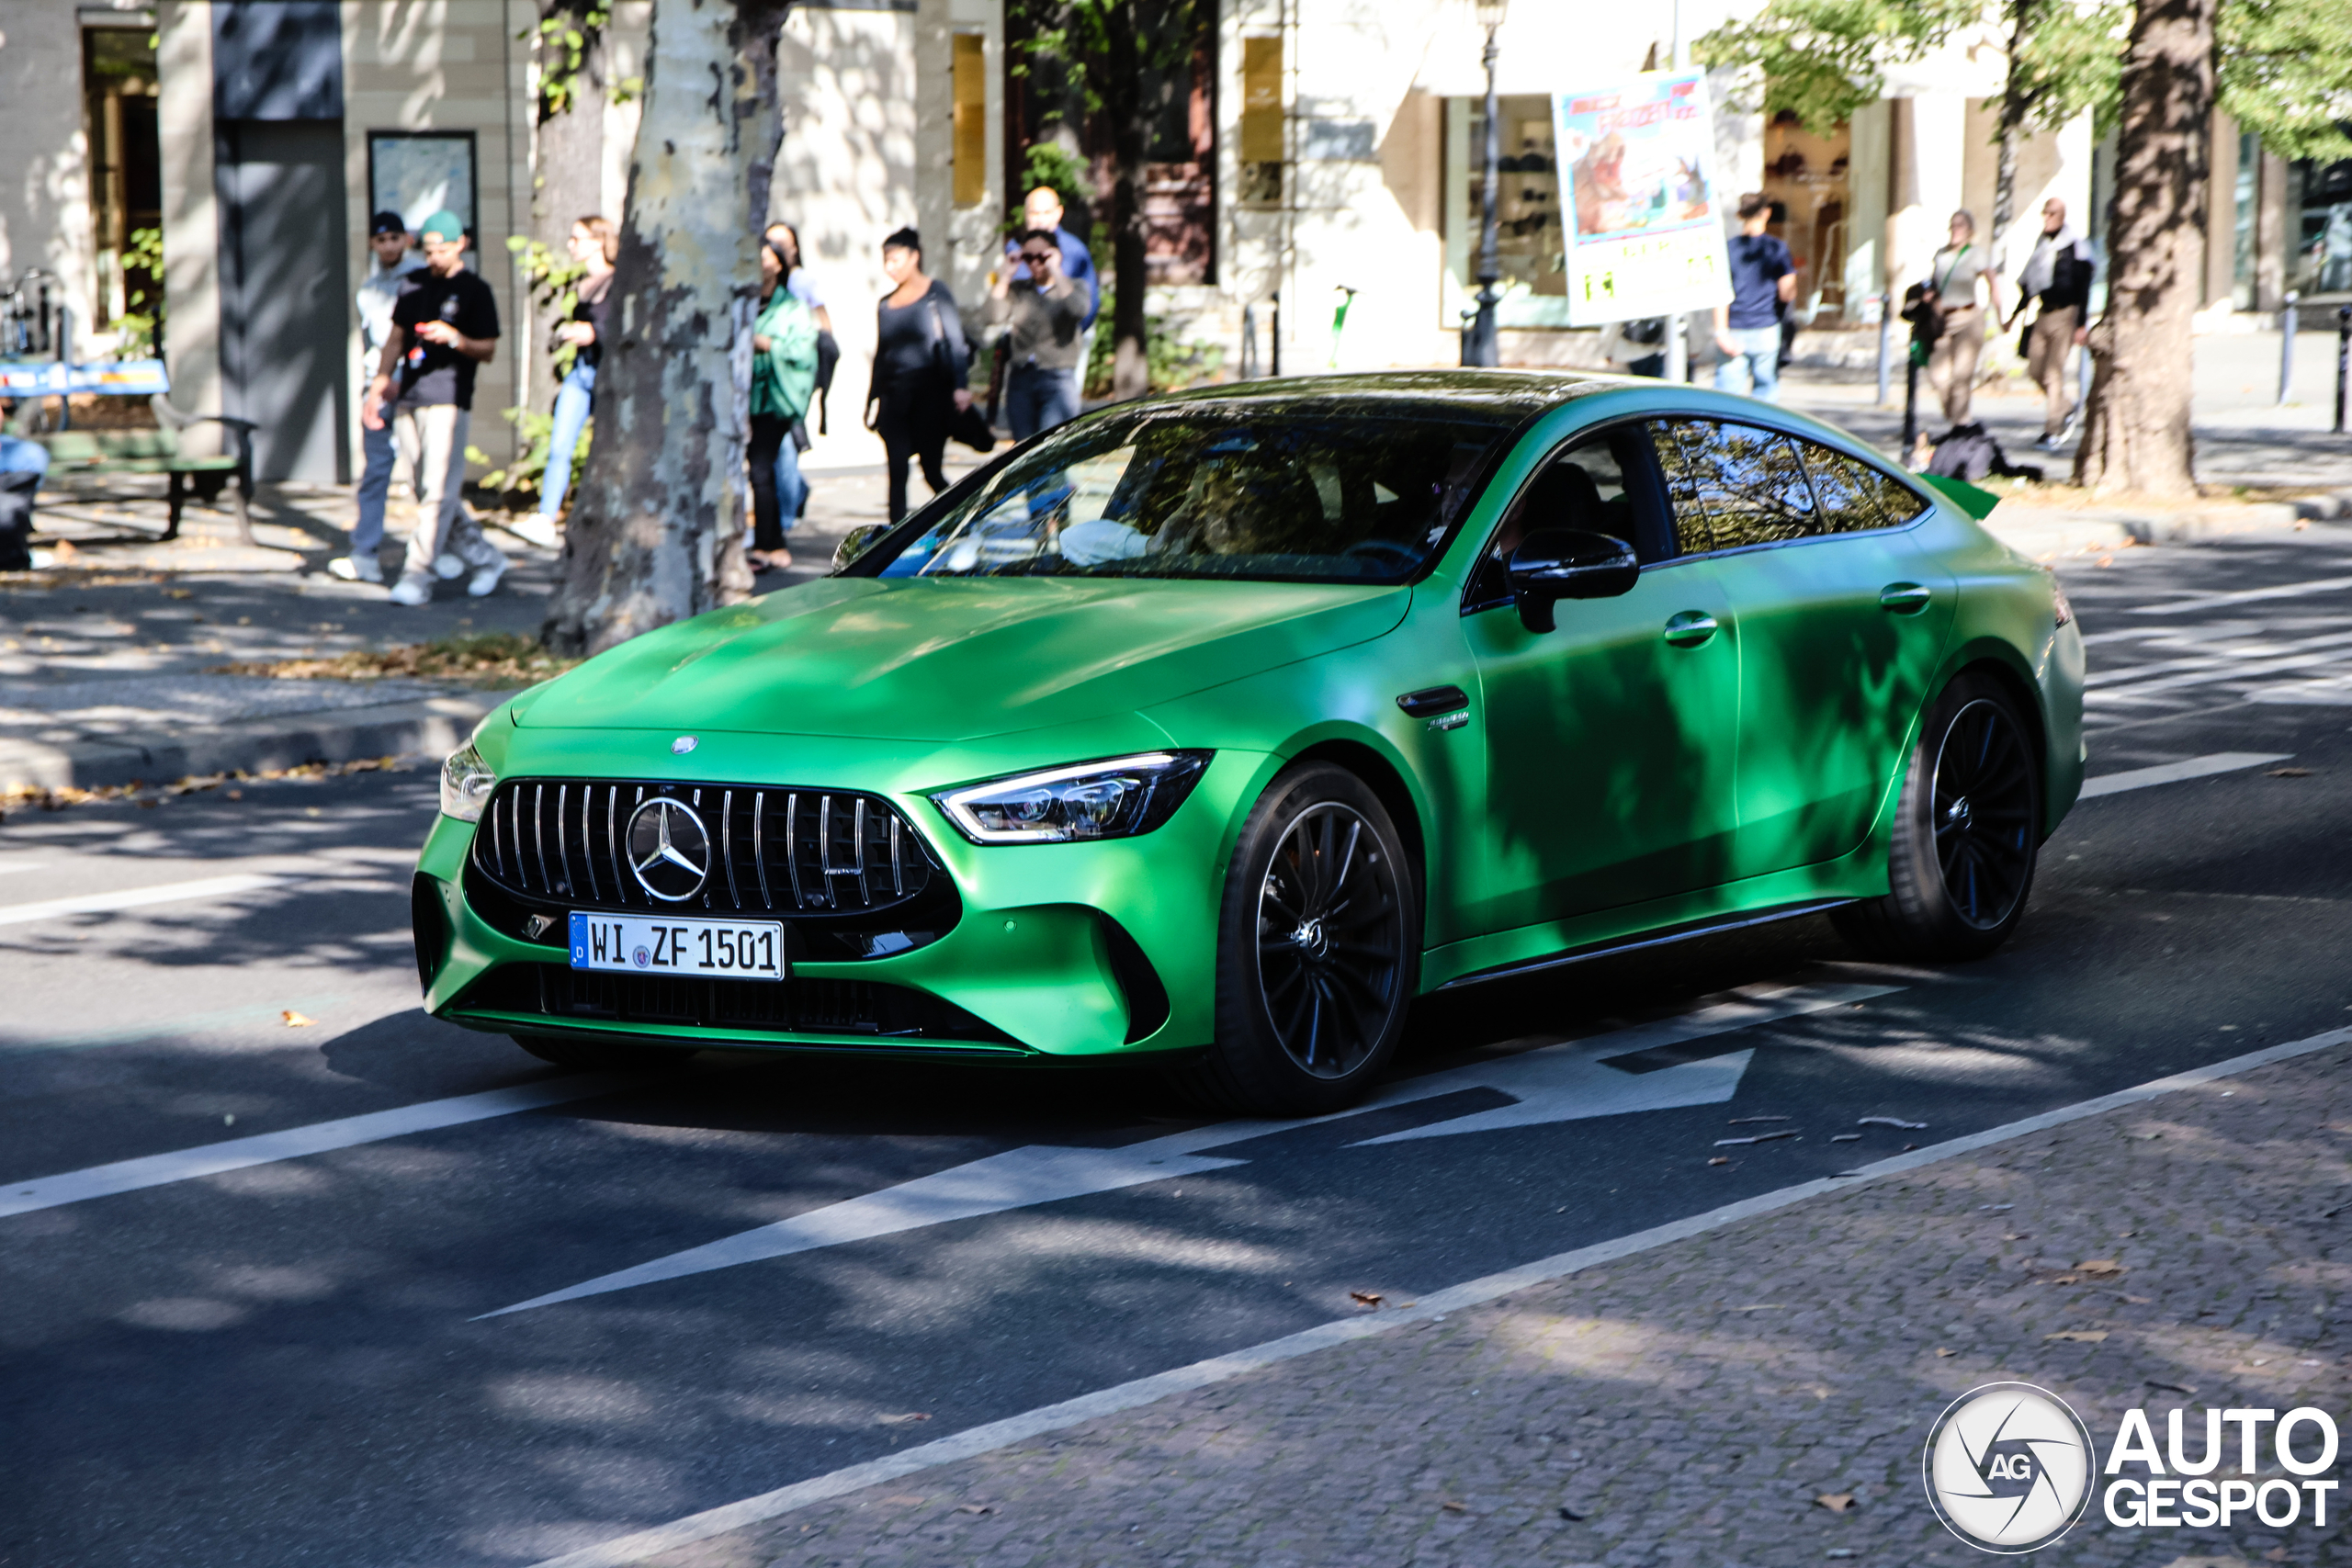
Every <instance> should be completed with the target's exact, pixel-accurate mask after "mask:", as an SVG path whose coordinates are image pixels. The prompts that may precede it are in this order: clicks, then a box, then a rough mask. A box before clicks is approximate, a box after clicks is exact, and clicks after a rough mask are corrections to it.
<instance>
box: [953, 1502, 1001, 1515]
mask: <svg viewBox="0 0 2352 1568" xmlns="http://www.w3.org/2000/svg"><path fill="white" fill-rule="evenodd" d="M956 1512H957V1513H959V1514H993V1513H995V1512H996V1505H995V1504H994V1503H958V1504H956Z"/></svg>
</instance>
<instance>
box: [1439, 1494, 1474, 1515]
mask: <svg viewBox="0 0 2352 1568" xmlns="http://www.w3.org/2000/svg"><path fill="white" fill-rule="evenodd" d="M1438 1506H1439V1507H1441V1508H1443V1509H1444V1510H1445V1511H1446V1512H1447V1513H1449V1514H1466V1513H1468V1512H1469V1511H1470V1505H1469V1504H1467V1503H1457V1502H1455V1501H1454V1500H1453V1498H1451V1497H1448V1498H1447V1499H1446V1500H1445V1501H1444V1502H1442V1503H1440V1504H1439V1505H1438Z"/></svg>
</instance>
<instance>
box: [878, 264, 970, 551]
mask: <svg viewBox="0 0 2352 1568" xmlns="http://www.w3.org/2000/svg"><path fill="white" fill-rule="evenodd" d="M882 270H883V272H884V273H885V274H886V275H888V277H889V279H890V281H891V282H892V283H894V284H896V285H898V287H897V288H894V289H892V290H891V291H890V292H889V293H888V294H886V295H884V296H883V297H882V302H881V305H880V307H879V328H878V331H877V333H876V338H875V344H876V346H875V350H874V377H873V379H872V381H871V382H869V383H868V385H867V389H866V394H865V414H866V418H865V423H866V428H868V429H869V430H872V431H874V432H876V434H879V435H880V436H881V437H882V446H883V449H884V451H885V452H886V453H887V454H888V457H889V463H890V521H891V522H893V523H896V522H897V521H898V520H899V518H901V517H904V516H905V515H906V514H907V469H908V465H909V464H910V462H911V461H913V460H915V459H918V458H919V459H921V460H922V477H923V481H924V482H925V483H927V484H929V485H930V486H931V490H932V493H933V495H936V494H938V493H939V492H940V491H943V490H945V489H946V488H947V472H946V470H945V469H944V468H942V467H941V466H940V458H941V457H942V456H943V455H944V453H945V451H946V449H947V431H948V424H949V422H950V421H952V420H953V419H954V418H955V416H956V415H957V414H959V413H961V412H964V411H965V410H966V409H968V408H970V407H971V406H972V394H971V393H970V392H968V391H967V390H965V389H964V378H965V376H966V375H967V373H968V372H969V371H970V369H971V364H972V351H971V347H970V345H969V344H967V343H966V342H965V340H964V321H963V318H962V317H960V316H959V315H957V314H956V296H955V295H954V294H952V293H950V292H949V291H948V288H947V286H946V285H945V284H944V283H942V282H940V281H939V280H938V279H936V278H933V277H930V276H926V275H925V274H924V272H923V270H922V236H921V235H920V234H917V233H916V232H915V231H913V230H912V229H901V230H899V231H897V232H896V233H894V234H892V235H891V236H890V237H889V238H888V239H887V240H885V241H883V242H882Z"/></svg>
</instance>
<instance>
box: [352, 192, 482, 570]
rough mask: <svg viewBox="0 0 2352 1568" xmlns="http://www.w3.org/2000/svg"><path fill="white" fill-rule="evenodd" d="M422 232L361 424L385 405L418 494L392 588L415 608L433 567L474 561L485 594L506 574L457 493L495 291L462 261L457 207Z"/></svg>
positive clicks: (375, 420)
mask: <svg viewBox="0 0 2352 1568" xmlns="http://www.w3.org/2000/svg"><path fill="white" fill-rule="evenodd" d="M417 237H418V238H419V239H420V240H421V241H422V242H423V243H424V270H423V271H421V272H419V273H417V274H415V275H414V276H413V278H412V279H411V283H410V287H409V288H408V289H407V290H406V291H405V292H404V293H402V294H401V297H400V299H398V300H397V301H396V302H395V303H394V304H393V306H392V329H391V334H390V337H388V338H387V339H386V340H385V343H384V354H383V358H382V360H381V361H380V363H379V368H378V370H377V372H376V378H375V380H374V381H372V382H370V383H369V385H368V395H367V397H366V398H364V399H362V400H361V401H360V405H359V423H361V424H362V425H363V426H365V427H367V428H368V429H370V430H376V429H380V428H382V426H383V424H384V423H385V421H386V418H387V416H388V414H389V417H390V422H391V424H392V431H393V438H394V440H395V441H396V442H397V443H398V445H399V447H400V457H401V463H402V464H403V465H405V466H406V467H407V468H408V470H409V488H410V490H411V491H413V492H414V494H415V496H416V525H415V527H414V528H413V529H411V530H410V532H409V536H408V555H407V558H406V559H405V560H404V561H403V562H402V564H401V577H400V581H398V582H396V583H394V584H393V585H392V592H391V600H392V603H393V604H405V605H408V606H410V607H412V608H413V607H415V606H417V605H421V604H429V603H431V602H432V599H433V580H434V578H435V577H436V576H446V577H456V576H458V574H459V573H461V572H467V571H468V570H469V569H470V575H469V576H468V577H467V581H466V592H468V593H469V594H472V595H473V596H474V597H475V598H481V597H482V596H483V595H484V594H487V593H490V592H493V591H494V590H495V589H496V588H497V587H498V580H499V579H500V578H501V577H503V576H504V575H505V573H506V557H505V555H504V554H503V553H502V552H501V551H500V550H499V548H498V547H497V546H495V545H493V544H492V543H491V542H490V541H489V540H488V539H485V538H483V537H482V536H481V528H480V526H478V525H476V524H475V522H474V520H473V518H472V516H471V515H470V514H469V513H467V512H466V510H465V508H464V506H463V504H462V503H461V502H460V501H459V498H458V487H459V485H460V483H461V481H462V480H463V479H464V478H465V471H466V468H465V465H466V434H467V430H468V427H469V425H470V423H471V422H472V417H473V403H474V371H475V368H476V367H479V366H482V365H487V364H488V363H490V360H491V357H492V355H495V354H496V353H497V352H498V299H497V297H496V296H494V295H493V294H492V293H491V291H490V285H489V284H487V283H484V282H483V281H482V280H481V278H480V277H477V276H474V275H473V274H472V273H470V272H469V271H467V270H466V243H467V236H466V231H465V223H464V220H462V219H460V218H458V215H457V214H456V213H454V212H448V211H442V212H436V213H435V214H434V215H433V216H432V217H430V218H428V219H426V220H424V222H423V223H422V224H420V225H418V227H417ZM445 562H446V564H445Z"/></svg>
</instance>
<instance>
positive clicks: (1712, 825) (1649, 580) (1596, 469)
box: [1464, 423, 1739, 931]
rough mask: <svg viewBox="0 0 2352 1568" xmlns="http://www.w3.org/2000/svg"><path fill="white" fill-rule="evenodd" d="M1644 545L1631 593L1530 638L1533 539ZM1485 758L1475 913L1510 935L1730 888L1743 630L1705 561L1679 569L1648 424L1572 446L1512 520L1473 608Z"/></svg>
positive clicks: (1468, 918)
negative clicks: (1723, 884) (1568, 537)
mask: <svg viewBox="0 0 2352 1568" xmlns="http://www.w3.org/2000/svg"><path fill="white" fill-rule="evenodd" d="M1544 528H1582V529H1589V530H1591V531H1593V532H1598V533H1608V534H1613V535H1615V536H1618V537H1620V538H1623V539H1626V540H1628V541H1629V542H1631V543H1632V544H1633V545H1634V549H1635V553H1636V555H1637V557H1638V558H1640V559H1641V561H1642V562H1643V566H1642V572H1641V576H1640V579H1639V581H1637V582H1636V583H1635V585H1634V588H1633V589H1632V591H1631V592H1626V593H1624V594H1622V595H1620V596H1618V597H1615V598H1606V599H1567V600H1562V601H1560V602H1559V603H1558V604H1556V605H1555V607H1554V608H1555V616H1556V618H1557V627H1556V629H1555V630H1553V631H1550V632H1544V633H1536V632H1531V631H1529V630H1528V629H1527V628H1526V627H1525V626H1523V625H1521V621H1520V617H1519V615H1518V613H1517V612H1516V610H1515V609H1514V608H1513V605H1512V601H1511V597H1510V585H1509V581H1508V572H1507V566H1508V562H1509V559H1510V551H1511V550H1512V549H1513V548H1515V547H1517V546H1518V544H1519V542H1520V540H1521V538H1523V537H1524V536H1526V535H1527V534H1528V533H1530V532H1532V531H1534V530H1538V529H1544ZM1464 635H1465V637H1466V638H1467V640H1468V643H1469V647H1470V650H1471V653H1472V655H1473V657H1474V659H1475V660H1476V665H1477V671H1478V680H1479V682H1480V684H1481V689H1482V694H1483V699H1484V700H1483V704H1482V707H1483V711H1484V715H1485V728H1486V741H1487V780H1488V784H1487V823H1486V834H1485V838H1486V842H1485V851H1486V852H1485V854H1484V856H1483V857H1482V858H1483V863H1484V867H1485V874H1484V876H1483V877H1482V879H1481V882H1482V886H1479V887H1477V888H1476V889H1475V890H1473V893H1472V897H1471V898H1470V899H1469V900H1467V901H1466V903H1467V905H1468V907H1465V908H1464V917H1465V924H1467V926H1468V927H1469V929H1471V930H1474V931H1502V930H1509V929H1510V928H1512V927H1516V926H1522V925H1529V924H1533V923H1535V922H1538V921H1544V920H1557V919H1566V918H1568V917H1571V916H1575V915H1579V914H1585V913H1589V912H1590V911H1593V910H1597V909H1604V908H1614V907H1617V906H1620V905H1625V904H1634V903H1638V902H1641V901H1642V900H1645V899H1649V898H1657V897H1666V896H1668V895H1670V894H1675V893H1680V892H1686V891H1689V890H1690V889H1692V888H1695V887H1701V886H1707V885H1708V884H1711V883H1713V882H1715V881H1718V880H1720V879H1721V878H1722V876H1723V874H1724V866H1725V864H1726V863H1727V861H1728V857H1729V856H1730V854H1731V852H1732V848H1733V843H1732V840H1733V835H1734V830H1735V828H1736V820H1737V818H1736V810H1737V807H1736V800H1735V797H1734V792H1733V781H1734V773H1733V769H1734V761H1735V756H1736V746H1737V739H1738V737H1737V722H1738V705H1739V694H1738V671H1739V649H1738V631H1737V626H1736V617H1735V615H1733V613H1732V610H1731V608H1730V605H1729V604H1728V602H1727V601H1726V599H1725V596H1724V592H1723V590H1722V589H1721V587H1720V586H1719V585H1718V584H1717V582H1716V581H1715V576H1714V569H1713V566H1712V565H1710V564H1709V563H1708V562H1705V561H1697V560H1692V561H1684V560H1677V559H1675V558H1674V556H1673V546H1672V534H1671V530H1670V529H1669V527H1668V524H1667V518H1666V509H1665V498H1664V495H1663V493H1662V491H1660V489H1659V485H1658V477H1657V467H1656V464H1655V461H1654V460H1653V459H1652V457H1651V456H1650V453H1649V446H1648V441H1647V439H1646V437H1645V435H1644V434H1643V430H1642V426H1641V425H1640V424H1639V423H1625V424H1621V425H1618V426H1616V427H1614V428H1613V429H1611V430H1608V431H1603V432H1600V433H1599V434H1588V435H1585V436H1581V437H1579V438H1577V439H1576V440H1574V441H1572V442H1571V443H1570V444H1569V445H1568V446H1566V447H1565V448H1564V449H1563V450H1562V451H1560V452H1559V453H1557V454H1555V456H1554V457H1551V458H1550V459H1549V460H1548V461H1547V462H1546V463H1544V465H1543V466H1542V467H1541V468H1538V469H1537V470H1536V472H1535V474H1534V476H1533V477H1532V478H1531V479H1530V480H1529V481H1528V483H1527V484H1526V486H1525V487H1524V488H1523V489H1522V490H1521V492H1520V494H1519V495H1518V497H1517V498H1515V499H1514V501H1513V502H1512V504H1511V507H1510V510H1509V511H1508V512H1507V513H1505V514H1504V518H1503V521H1502V523H1501V524H1500V525H1499V526H1498V528H1497V530H1496V533H1495V536H1494V537H1493V538H1492V539H1491V540H1490V541H1489V543H1488V545H1487V549H1486V551H1485V552H1484V554H1483V555H1482V556H1481V558H1480V562H1479V566H1478V568H1477V570H1476V573H1475V574H1474V576H1473V578H1472V581H1471V586H1470V589H1469V592H1467V593H1466V594H1465V596H1464Z"/></svg>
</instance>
